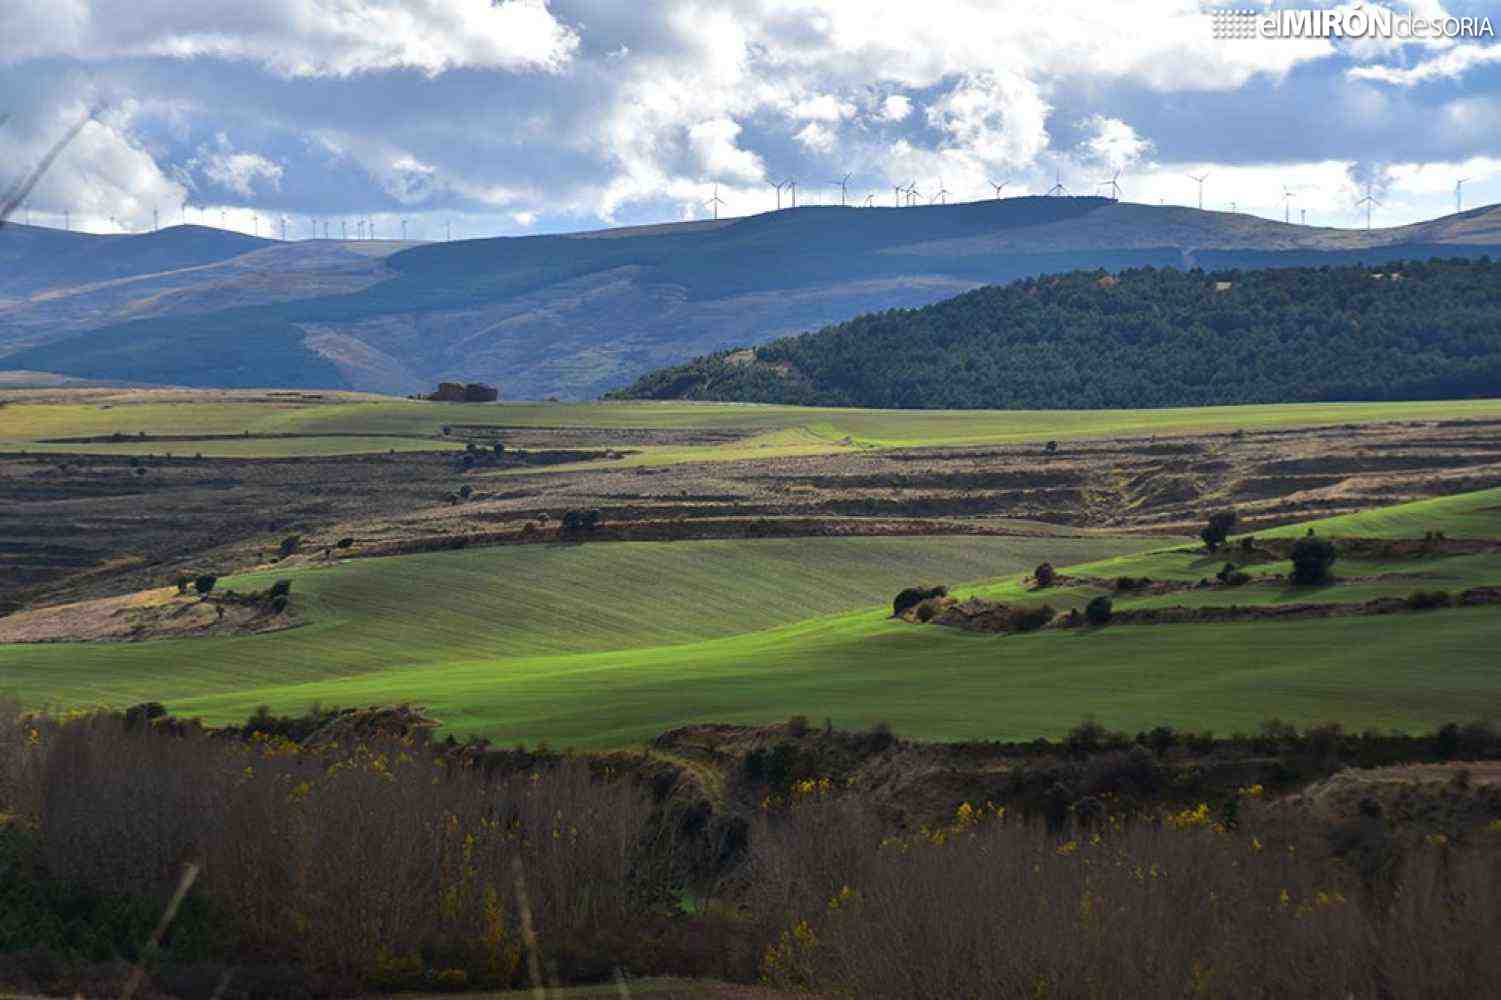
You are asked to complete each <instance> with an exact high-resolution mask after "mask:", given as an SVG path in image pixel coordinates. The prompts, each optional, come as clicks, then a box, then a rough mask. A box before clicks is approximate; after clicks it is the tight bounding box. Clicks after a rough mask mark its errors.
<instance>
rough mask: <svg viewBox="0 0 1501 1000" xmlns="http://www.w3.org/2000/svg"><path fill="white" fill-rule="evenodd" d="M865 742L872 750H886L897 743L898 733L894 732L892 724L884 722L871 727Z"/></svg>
mask: <svg viewBox="0 0 1501 1000" xmlns="http://www.w3.org/2000/svg"><path fill="white" fill-rule="evenodd" d="M865 742H866V744H867V745H869V747H870V748H871V749H872V750H885V749H886V748H887V747H889V746H891V745H892V744H893V743H895V742H896V733H894V732H893V731H892V729H891V723H889V722H886V721H884V720H882V721H880V722H877V723H876V724H875V725H873V726H871V727H870V732H868V733H866V734H865Z"/></svg>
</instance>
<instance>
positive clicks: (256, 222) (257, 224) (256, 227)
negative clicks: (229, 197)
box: [250, 212, 261, 239]
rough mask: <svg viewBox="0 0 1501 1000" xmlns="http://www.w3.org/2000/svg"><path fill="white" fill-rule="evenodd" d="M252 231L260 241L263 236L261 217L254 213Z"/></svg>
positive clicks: (251, 215) (252, 213)
mask: <svg viewBox="0 0 1501 1000" xmlns="http://www.w3.org/2000/svg"><path fill="white" fill-rule="evenodd" d="M250 231H251V232H252V233H254V234H255V236H256V238H257V239H259V238H260V235H261V217H260V216H259V215H256V214H255V213H254V212H251V213H250Z"/></svg>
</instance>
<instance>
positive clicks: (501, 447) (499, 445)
mask: <svg viewBox="0 0 1501 1000" xmlns="http://www.w3.org/2000/svg"><path fill="white" fill-rule="evenodd" d="M505 453H506V446H505V444H504V443H503V442H500V441H497V442H495V456H496V457H497V458H499V457H500V456H501V455H504V454H505Z"/></svg>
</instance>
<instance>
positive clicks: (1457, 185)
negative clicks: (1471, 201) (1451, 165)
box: [1454, 177, 1469, 214]
mask: <svg viewBox="0 0 1501 1000" xmlns="http://www.w3.org/2000/svg"><path fill="white" fill-rule="evenodd" d="M1467 180H1469V178H1468V177H1461V178H1460V179H1459V180H1457V181H1455V182H1454V211H1455V213H1456V214H1457V213H1459V212H1463V211H1464V210H1465V208H1464V205H1465V202H1464V197H1465V192H1464V187H1465V181H1467Z"/></svg>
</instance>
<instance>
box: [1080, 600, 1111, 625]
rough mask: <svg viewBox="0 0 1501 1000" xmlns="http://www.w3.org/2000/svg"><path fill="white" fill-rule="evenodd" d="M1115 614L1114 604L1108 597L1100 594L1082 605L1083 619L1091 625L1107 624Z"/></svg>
mask: <svg viewBox="0 0 1501 1000" xmlns="http://www.w3.org/2000/svg"><path fill="white" fill-rule="evenodd" d="M1114 614H1115V605H1114V603H1112V602H1111V600H1110V598H1109V597H1107V596H1105V595H1104V594H1101V595H1100V596H1098V597H1096V598H1095V599H1094V600H1092V601H1090V602H1089V603H1088V604H1086V605H1085V606H1084V620H1085V621H1087V622H1089V624H1091V625H1106V624H1109V622H1110V619H1111V617H1112V616H1113V615H1114Z"/></svg>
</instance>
